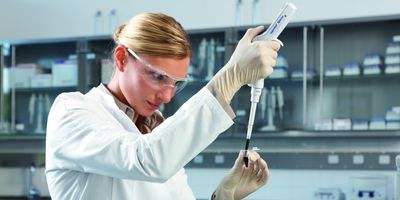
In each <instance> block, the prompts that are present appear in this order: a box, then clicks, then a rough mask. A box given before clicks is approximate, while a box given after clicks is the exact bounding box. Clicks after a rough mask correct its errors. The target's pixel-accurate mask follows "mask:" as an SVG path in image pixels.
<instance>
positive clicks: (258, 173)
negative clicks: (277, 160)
mask: <svg viewBox="0 0 400 200" xmlns="http://www.w3.org/2000/svg"><path fill="white" fill-rule="evenodd" d="M248 153H249V166H248V167H246V166H245V165H244V162H243V155H244V151H241V152H240V153H239V156H238V158H237V159H236V161H235V164H234V166H233V167H232V169H231V170H230V172H229V173H228V174H227V175H226V176H225V177H224V178H223V179H222V181H221V183H220V184H219V185H218V187H217V189H216V191H215V192H214V194H213V198H212V199H215V200H238V199H243V198H244V197H246V196H248V195H249V194H251V193H253V192H254V191H256V190H258V189H259V188H261V187H262V186H263V185H265V184H266V183H267V180H268V176H269V171H268V165H267V163H266V162H265V161H264V160H263V159H262V158H261V157H260V155H259V154H258V153H257V152H255V151H249V152H248Z"/></svg>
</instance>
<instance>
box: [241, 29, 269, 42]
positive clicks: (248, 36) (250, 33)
mask: <svg viewBox="0 0 400 200" xmlns="http://www.w3.org/2000/svg"><path fill="white" fill-rule="evenodd" d="M263 30H264V26H257V27H255V28H249V29H247V31H246V33H245V34H244V36H243V38H242V39H241V41H244V42H251V41H252V40H253V39H254V37H256V36H257V35H258V34H259V33H261V32H262V31H263Z"/></svg>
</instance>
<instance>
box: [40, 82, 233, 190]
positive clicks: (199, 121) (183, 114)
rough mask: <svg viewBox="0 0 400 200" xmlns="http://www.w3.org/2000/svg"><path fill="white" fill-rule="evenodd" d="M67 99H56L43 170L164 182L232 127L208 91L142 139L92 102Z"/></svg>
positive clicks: (197, 95) (50, 118)
mask: <svg viewBox="0 0 400 200" xmlns="http://www.w3.org/2000/svg"><path fill="white" fill-rule="evenodd" d="M76 98H78V97H76ZM69 100H70V99H68V98H65V97H63V96H61V97H59V98H57V100H56V101H55V103H54V105H53V107H52V109H51V111H50V113H49V118H48V126H47V139H46V171H50V170H57V169H70V170H76V171H81V172H85V173H95V174H100V175H104V176H110V177H116V178H122V179H133V180H144V181H154V182H164V181H166V180H167V179H169V178H170V177H171V176H173V175H174V174H175V173H177V172H178V171H179V169H181V168H182V167H183V166H184V165H186V164H187V163H188V162H189V161H190V160H191V159H192V158H194V157H195V156H196V155H197V154H198V153H200V152H201V151H202V150H204V149H205V148H206V147H207V146H208V145H209V144H210V143H211V142H213V141H214V140H215V139H216V138H217V136H218V135H219V134H220V133H221V132H223V131H224V130H226V129H227V128H229V127H230V126H231V125H232V124H233V121H232V119H231V117H230V116H229V115H228V114H227V113H226V112H225V111H224V109H223V108H222V107H221V105H220V104H219V102H218V101H217V100H216V99H215V98H214V96H213V95H212V94H211V93H210V91H209V90H207V89H206V88H203V89H202V90H200V91H199V92H198V93H197V94H195V95H194V96H193V97H192V98H191V99H189V100H188V101H187V102H186V103H185V104H184V105H183V106H182V107H181V108H180V109H179V110H178V111H177V112H176V113H175V114H174V115H173V116H171V117H169V118H167V119H166V120H165V121H164V122H163V123H161V124H160V125H159V126H158V127H157V128H155V129H154V130H153V132H152V133H151V134H146V135H141V134H140V133H139V132H132V130H130V131H128V130H126V129H125V128H124V127H123V126H121V125H120V123H119V121H118V119H115V118H107V117H106V116H105V115H103V114H104V113H105V112H102V111H101V110H95V109H86V107H89V108H90V107H91V104H90V103H82V105H80V101H79V100H75V101H74V102H78V103H75V104H76V105H75V106H71V105H70V103H69ZM82 101H83V100H82Z"/></svg>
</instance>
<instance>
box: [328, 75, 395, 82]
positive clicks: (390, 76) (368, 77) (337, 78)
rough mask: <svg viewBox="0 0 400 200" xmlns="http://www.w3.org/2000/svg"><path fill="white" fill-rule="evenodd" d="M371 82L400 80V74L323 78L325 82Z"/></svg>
mask: <svg viewBox="0 0 400 200" xmlns="http://www.w3.org/2000/svg"><path fill="white" fill-rule="evenodd" d="M360 79H361V80H373V79H400V74H377V75H359V76H337V77H330V76H325V80H333V81H335V80H337V81H341V80H360Z"/></svg>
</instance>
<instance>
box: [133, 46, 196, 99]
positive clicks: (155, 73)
mask: <svg viewBox="0 0 400 200" xmlns="http://www.w3.org/2000/svg"><path fill="white" fill-rule="evenodd" d="M126 49H127V50H128V52H129V53H130V54H131V55H132V56H133V57H134V58H135V59H136V60H137V61H139V62H140V63H141V64H142V65H143V66H144V67H145V68H146V70H145V73H143V77H144V78H145V79H146V80H147V81H148V82H149V83H150V84H151V85H153V87H154V88H158V89H161V88H164V87H171V88H173V89H174V90H175V93H178V92H179V91H181V90H182V89H183V88H184V87H185V86H186V84H187V82H188V78H187V77H185V78H178V77H174V76H172V75H169V74H168V73H167V72H165V71H162V70H160V69H157V68H156V67H154V66H152V65H151V64H149V63H147V62H146V61H144V60H143V59H142V58H140V57H139V55H137V54H136V53H135V52H134V51H133V50H132V49H130V48H128V47H126Z"/></svg>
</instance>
